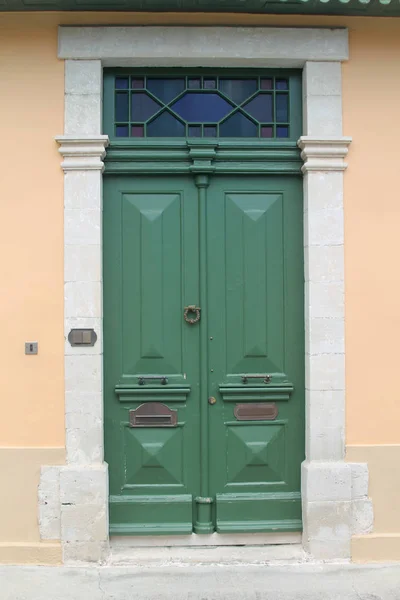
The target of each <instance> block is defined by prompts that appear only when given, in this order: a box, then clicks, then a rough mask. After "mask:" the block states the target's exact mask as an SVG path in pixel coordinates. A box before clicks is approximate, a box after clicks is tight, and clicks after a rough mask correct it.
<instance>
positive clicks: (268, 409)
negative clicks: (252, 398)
mask: <svg viewBox="0 0 400 600" xmlns="http://www.w3.org/2000/svg"><path fill="white" fill-rule="evenodd" d="M233 412H234V415H235V417H236V419H237V420H238V421H274V419H276V417H277V416H278V407H277V405H276V404H275V403H267V402H253V403H246V404H236V406H235V409H234V411H233Z"/></svg>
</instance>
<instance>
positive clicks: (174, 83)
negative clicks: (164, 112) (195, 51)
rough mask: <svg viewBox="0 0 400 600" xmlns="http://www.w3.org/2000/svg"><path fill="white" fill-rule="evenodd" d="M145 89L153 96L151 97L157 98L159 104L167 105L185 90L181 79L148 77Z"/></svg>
mask: <svg viewBox="0 0 400 600" xmlns="http://www.w3.org/2000/svg"><path fill="white" fill-rule="evenodd" d="M147 89H148V90H149V92H151V93H152V94H153V96H157V98H159V99H160V100H161V102H164V103H165V104H168V103H169V102H171V100H173V99H174V98H176V97H177V96H178V95H179V94H180V93H181V92H183V90H184V89H185V80H184V78H183V77H182V78H179V79H169V78H168V77H163V78H161V77H148V78H147Z"/></svg>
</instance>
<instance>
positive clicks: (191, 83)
mask: <svg viewBox="0 0 400 600" xmlns="http://www.w3.org/2000/svg"><path fill="white" fill-rule="evenodd" d="M188 87H189V88H190V89H192V90H194V89H197V90H199V89H200V87H201V81H200V79H189V80H188Z"/></svg>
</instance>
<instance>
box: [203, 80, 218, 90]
mask: <svg viewBox="0 0 400 600" xmlns="http://www.w3.org/2000/svg"><path fill="white" fill-rule="evenodd" d="M203 87H204V89H205V90H215V89H216V87H217V82H216V80H215V79H204V85H203Z"/></svg>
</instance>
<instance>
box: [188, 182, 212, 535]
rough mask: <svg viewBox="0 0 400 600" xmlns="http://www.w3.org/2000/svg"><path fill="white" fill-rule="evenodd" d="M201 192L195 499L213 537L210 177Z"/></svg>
mask: <svg viewBox="0 0 400 600" xmlns="http://www.w3.org/2000/svg"><path fill="white" fill-rule="evenodd" d="M194 181H195V185H196V187H197V190H198V207H199V273H200V304H201V308H202V313H203V322H202V327H201V331H200V374H201V375H200V430H201V433H200V472H201V477H200V495H199V496H196V498H195V505H196V517H195V523H194V527H193V529H194V532H195V533H203V534H204V533H212V532H213V531H214V525H213V520H212V504H213V498H212V497H210V495H209V493H210V492H209V486H210V456H209V452H210V445H209V429H210V428H209V408H210V405H209V404H208V402H207V400H206V399H207V398H208V395H209V394H208V386H209V374H208V370H209V365H208V344H209V335H208V310H207V308H208V291H207V264H208V257H207V190H208V188H209V185H210V179H209V175H205V174H196V175H195V177H194Z"/></svg>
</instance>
